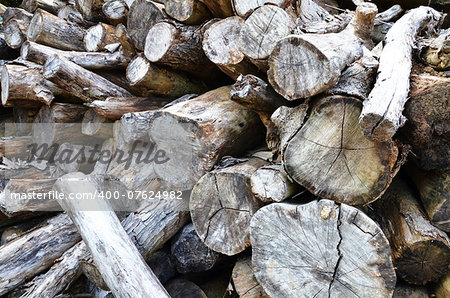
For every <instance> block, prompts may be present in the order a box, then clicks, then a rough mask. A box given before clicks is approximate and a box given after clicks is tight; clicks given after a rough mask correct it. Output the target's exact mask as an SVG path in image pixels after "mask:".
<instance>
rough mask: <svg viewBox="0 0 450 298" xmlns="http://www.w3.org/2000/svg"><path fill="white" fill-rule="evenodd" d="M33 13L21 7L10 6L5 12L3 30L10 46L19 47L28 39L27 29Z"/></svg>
mask: <svg viewBox="0 0 450 298" xmlns="http://www.w3.org/2000/svg"><path fill="white" fill-rule="evenodd" d="M32 18H33V15H32V14H30V13H28V12H26V11H24V10H23V9H20V8H8V9H7V10H6V11H5V12H4V13H3V28H2V29H3V32H4V33H5V41H6V43H7V44H8V46H9V47H11V48H13V49H18V48H20V46H21V45H22V43H23V42H24V41H25V40H26V39H27V31H28V27H29V25H30V22H31V19H32Z"/></svg>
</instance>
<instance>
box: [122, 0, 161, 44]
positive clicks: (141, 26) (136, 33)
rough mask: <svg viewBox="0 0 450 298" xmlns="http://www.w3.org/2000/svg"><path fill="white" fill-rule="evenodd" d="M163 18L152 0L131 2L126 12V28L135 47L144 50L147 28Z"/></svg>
mask: <svg viewBox="0 0 450 298" xmlns="http://www.w3.org/2000/svg"><path fill="white" fill-rule="evenodd" d="M164 18H165V15H164V13H163V12H162V11H161V9H160V8H159V7H158V6H157V5H156V4H155V3H154V2H153V1H150V0H136V1H134V2H133V4H132V5H131V7H130V12H129V13H128V20H127V29H128V33H129V34H130V37H131V39H132V40H133V43H134V46H135V47H136V49H139V50H141V51H142V50H144V46H145V38H146V37H147V33H148V30H150V28H151V27H152V26H153V25H155V24H156V23H157V22H159V21H160V20H162V19H164Z"/></svg>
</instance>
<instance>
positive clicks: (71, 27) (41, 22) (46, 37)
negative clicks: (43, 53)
mask: <svg viewBox="0 0 450 298" xmlns="http://www.w3.org/2000/svg"><path fill="white" fill-rule="evenodd" d="M84 34H85V30H84V29H83V28H81V27H79V26H78V25H75V24H72V23H68V22H66V21H65V20H63V19H61V18H58V17H57V16H54V15H52V14H50V13H48V12H46V11H44V10H42V9H38V10H36V12H35V14H34V16H33V19H32V20H31V23H30V26H29V27H28V32H27V37H28V39H29V40H30V41H34V42H37V43H41V44H45V45H48V46H51V47H55V48H58V49H61V50H73V51H83V50H84V44H83V37H84Z"/></svg>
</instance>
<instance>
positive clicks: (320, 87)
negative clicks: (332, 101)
mask: <svg viewBox="0 0 450 298" xmlns="http://www.w3.org/2000/svg"><path fill="white" fill-rule="evenodd" d="M377 12H378V10H377V7H376V6H375V5H374V4H372V3H363V4H361V5H359V6H358V7H357V10H356V14H355V17H354V18H353V19H352V21H351V22H350V24H349V25H348V26H347V28H346V29H345V30H344V31H342V32H340V33H329V34H326V35H323V34H303V35H290V36H287V37H285V38H283V39H282V40H280V41H279V42H278V43H277V45H276V47H275V49H274V50H273V52H272V54H271V55H270V58H269V66H270V69H269V72H268V77H269V81H270V83H271V84H272V86H273V87H274V89H275V90H276V91H277V92H278V93H280V94H281V95H283V96H284V97H285V98H287V99H289V100H295V99H298V98H306V97H310V96H313V95H315V94H318V93H320V92H322V91H325V90H326V89H328V88H330V87H332V86H334V85H336V84H337V83H338V80H339V77H340V75H341V73H342V71H343V70H344V69H345V68H346V67H347V66H348V65H349V64H351V63H353V62H354V61H356V60H357V59H359V58H360V57H361V56H362V55H363V45H365V44H367V43H370V42H371V40H370V35H371V32H372V29H373V24H374V20H375V16H376V14H377ZM287 74H288V75H287Z"/></svg>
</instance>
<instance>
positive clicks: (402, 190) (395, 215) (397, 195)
mask: <svg viewBox="0 0 450 298" xmlns="http://www.w3.org/2000/svg"><path fill="white" fill-rule="evenodd" d="M375 207H376V210H377V212H378V214H379V216H380V220H379V223H380V224H381V227H382V228H383V231H384V233H385V234H386V236H387V237H388V239H389V243H390V245H391V250H392V257H393V261H394V265H395V267H396V272H397V276H398V277H400V278H402V279H403V280H405V281H407V282H409V283H412V284H417V285H424V284H426V283H427V282H429V281H437V280H438V279H439V278H440V277H442V276H443V275H444V274H446V273H447V272H448V266H449V264H450V241H449V238H448V237H447V235H446V234H445V233H444V232H442V231H440V230H439V229H437V228H436V227H434V226H433V225H431V223H430V222H429V220H428V219H427V218H426V217H425V214H424V213H423V211H422V207H421V206H420V204H419V202H418V201H417V199H416V198H415V196H414V193H413V191H412V189H411V188H410V187H409V185H408V184H407V183H405V182H404V181H402V180H401V179H399V178H397V179H396V180H395V181H394V182H393V183H392V184H391V186H390V187H389V189H388V190H387V191H386V193H385V194H384V196H383V198H382V199H381V200H380V201H379V202H377V203H376V205H375Z"/></svg>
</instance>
